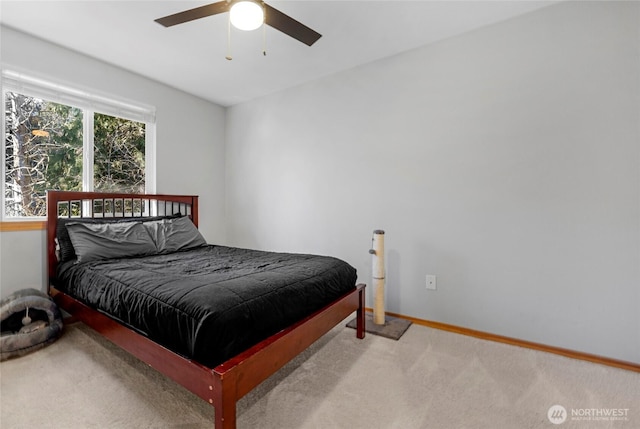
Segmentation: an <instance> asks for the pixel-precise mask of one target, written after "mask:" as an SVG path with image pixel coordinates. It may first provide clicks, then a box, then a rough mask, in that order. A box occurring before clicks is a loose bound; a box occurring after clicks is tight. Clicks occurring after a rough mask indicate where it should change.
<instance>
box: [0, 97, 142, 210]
mask: <svg viewBox="0 0 640 429" xmlns="http://www.w3.org/2000/svg"><path fill="white" fill-rule="evenodd" d="M5 118H6V121H5V123H6V129H5V142H6V143H5V167H6V168H5V214H6V215H7V216H45V215H46V207H45V198H46V190H47V189H57V190H77V191H80V190H82V189H83V183H82V171H83V153H82V150H83V135H82V134H83V112H82V110H81V109H78V108H74V107H71V106H66V105H63V104H58V103H53V102H49V101H46V100H41V99H38V98H35V97H29V96H25V95H21V94H18V93H14V92H7V95H6V99H5ZM93 168H94V189H95V190H97V191H123V192H143V191H144V188H145V126H144V124H143V123H139V122H134V121H129V120H126V119H122V118H116V117H113V116H109V115H103V114H98V113H96V114H95V115H94V165H93Z"/></svg>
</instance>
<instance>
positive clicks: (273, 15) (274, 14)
mask: <svg viewBox="0 0 640 429" xmlns="http://www.w3.org/2000/svg"><path fill="white" fill-rule="evenodd" d="M264 9H265V23H266V24H268V25H270V26H272V27H273V28H275V29H276V30H280V31H282V32H283V33H284V34H287V35H289V36H291V37H293V38H294V39H297V40H299V41H301V42H302V43H304V44H306V45H308V46H311V45H313V44H314V43H315V42H316V41H317V40H318V39H319V38H321V37H322V35H321V34H320V33H318V32H316V31H314V30H312V29H310V28H309V27H307V26H306V25H304V24H302V23H300V22H298V21H296V20H295V19H293V18H291V17H290V16H288V15H285V14H284V13H282V12H280V11H279V10H278V9H275V8H273V7H271V6H269V5H268V4H265V5H264Z"/></svg>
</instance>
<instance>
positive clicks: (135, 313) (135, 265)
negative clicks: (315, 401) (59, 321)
mask: <svg viewBox="0 0 640 429" xmlns="http://www.w3.org/2000/svg"><path fill="white" fill-rule="evenodd" d="M197 225H198V197H197V196H185V195H137V194H136V195H133V194H119V193H95V192H63V191H49V192H48V193H47V260H48V276H49V294H50V295H51V296H52V297H53V298H54V300H55V301H56V303H57V304H58V305H59V306H60V307H61V308H62V309H63V310H65V311H66V312H68V313H69V314H70V315H71V317H72V319H74V320H78V321H82V322H84V323H85V324H87V325H88V326H90V327H92V328H93V329H94V330H96V331H97V332H98V333H100V334H101V335H103V336H105V337H106V338H107V339H109V340H111V341H112V342H114V343H115V344H117V345H119V346H120V347H122V348H123V349H125V350H127V351H128V352H129V353H131V354H133V355H134V356H136V357H137V358H139V359H141V360H142V361H144V362H146V363H147V364H148V365H150V366H152V367H153V368H155V369H156V370H158V371H159V372H161V373H163V374H165V375H166V376H168V377H170V378H171V379H173V380H174V381H176V382H178V383H179V384H181V385H182V386H184V387H185V388H187V389H188V390H190V391H191V392H193V393H194V394H196V395H197V396H199V397H200V398H202V399H204V400H205V401H207V402H208V403H210V404H211V405H212V406H213V407H214V408H215V427H216V429H222V428H225V429H228V428H235V427H236V402H237V401H238V399H240V398H241V397H243V396H244V395H246V394H247V393H248V392H249V391H251V390H252V389H253V388H254V387H256V386H257V385H258V384H260V383H261V382H262V381H264V380H265V379H267V378H268V377H269V376H270V375H272V374H273V373H275V372H276V371H277V370H278V369H280V368H281V367H282V366H283V365H285V364H286V363H287V362H288V361H290V360H291V359H292V358H294V357H295V356H297V355H298V354H299V353H300V352H302V351H303V350H304V349H306V348H307V347H308V346H309V345H311V344H312V343H313V342H315V341H316V340H317V339H318V338H320V337H321V336H322V335H324V334H325V333H326V332H328V331H329V330H330V329H332V328H333V327H334V326H336V325H337V324H338V323H340V322H341V321H343V320H344V319H345V318H347V317H349V315H351V314H352V313H353V312H356V320H357V328H356V331H355V332H356V336H357V338H364V335H365V330H364V323H365V322H364V293H365V286H364V285H363V284H356V282H355V270H353V269H352V268H351V267H350V266H349V265H348V264H346V263H345V262H343V261H340V260H339V259H336V258H331V257H325V256H316V255H299V254H285V253H275V252H262V251H256V250H252V249H237V248H231V247H225V246H216V245H208V244H206V243H203V242H202V238H201V236H200V235H199V233H198V232H197V229H196V228H197ZM143 230H144V231H146V234H145V232H143ZM194 230H195V231H194ZM65 231H67V232H66V233H65ZM65 234H69V236H66V235H65ZM147 234H148V235H147ZM110 236H114V237H115V236H117V237H123V236H126V237H127V239H126V240H125V242H126V249H123V248H119V247H118V244H115V245H114V247H113V248H111V244H108V243H110V242H109V240H108V239H107V241H106V242H107V244H104V243H105V241H104V237H107V238H109V237H110ZM143 236H144V237H143ZM148 237H152V240H151V242H152V243H153V244H149V240H148ZM116 241H122V240H121V239H119V240H116ZM71 244H72V246H71V249H72V250H71V251H70V250H69V249H70V247H69V246H70V245H71ZM154 245H155V247H153V246H154ZM73 249H75V254H73V252H74V250H73ZM70 252H72V253H70ZM119 252H120V253H119ZM114 254H117V255H125V256H127V257H121V256H118V257H114Z"/></svg>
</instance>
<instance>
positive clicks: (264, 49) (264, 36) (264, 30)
mask: <svg viewBox="0 0 640 429" xmlns="http://www.w3.org/2000/svg"><path fill="white" fill-rule="evenodd" d="M262 55H263V56H265V57H266V56H267V24H262Z"/></svg>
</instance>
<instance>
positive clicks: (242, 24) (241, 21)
mask: <svg viewBox="0 0 640 429" xmlns="http://www.w3.org/2000/svg"><path fill="white" fill-rule="evenodd" d="M229 19H230V20H231V24H233V26H234V27H236V28H237V29H239V30H244V31H251V30H255V29H257V28H259V27H260V26H261V25H262V24H264V8H263V7H262V5H261V4H259V3H257V2H255V1H252V0H242V1H238V2H235V3H234V4H233V5H232V6H231V9H230V10H229Z"/></svg>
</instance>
